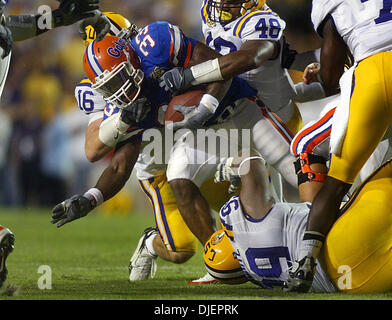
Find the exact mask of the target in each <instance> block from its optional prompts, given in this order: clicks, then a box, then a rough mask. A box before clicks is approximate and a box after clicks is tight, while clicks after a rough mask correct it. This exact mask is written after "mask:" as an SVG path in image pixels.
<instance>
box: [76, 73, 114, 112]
mask: <svg viewBox="0 0 392 320" xmlns="http://www.w3.org/2000/svg"><path fill="white" fill-rule="evenodd" d="M75 98H76V101H77V103H78V107H79V109H80V110H81V111H82V112H84V113H85V114H87V115H90V114H92V113H96V112H100V111H103V110H104V108H105V106H106V101H105V100H104V99H103V96H102V95H101V94H99V93H98V92H96V91H95V90H94V89H92V88H91V82H90V81H89V80H88V79H83V80H82V81H81V82H80V83H79V84H78V85H77V86H76V88H75Z"/></svg>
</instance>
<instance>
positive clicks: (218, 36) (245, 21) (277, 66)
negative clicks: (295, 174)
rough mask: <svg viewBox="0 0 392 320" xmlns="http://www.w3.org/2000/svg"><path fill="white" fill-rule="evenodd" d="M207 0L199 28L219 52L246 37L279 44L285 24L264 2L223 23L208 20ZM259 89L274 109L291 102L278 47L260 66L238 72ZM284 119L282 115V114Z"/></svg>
mask: <svg viewBox="0 0 392 320" xmlns="http://www.w3.org/2000/svg"><path fill="white" fill-rule="evenodd" d="M207 6H208V1H207V0H204V1H203V4H202V8H201V18H202V30H203V34H204V38H205V41H206V44H207V45H208V46H209V47H211V48H212V49H214V50H215V51H217V52H219V53H220V54H222V55H225V54H228V53H231V52H234V51H237V50H239V49H240V48H241V46H242V45H243V43H244V42H246V41H248V40H269V41H276V42H278V43H279V47H282V42H283V39H282V35H283V30H284V29H285V27H286V23H285V21H283V20H282V19H281V18H280V17H279V16H278V15H277V14H276V13H275V12H273V11H272V10H271V9H269V8H268V7H267V6H264V7H263V10H255V11H253V12H251V13H248V14H246V15H244V16H242V17H239V18H237V19H236V20H234V21H232V22H230V23H228V24H226V25H224V26H222V25H220V24H219V23H211V21H209V20H208V14H207V11H206V10H207ZM240 77H241V78H243V79H245V80H247V81H248V82H249V84H250V85H251V86H252V87H253V88H255V89H256V90H257V91H258V95H259V97H260V99H261V100H262V101H263V102H264V103H265V104H266V105H267V106H268V107H269V108H270V109H271V110H272V111H273V112H276V113H278V115H279V116H281V115H280V114H279V112H278V111H279V110H281V109H283V108H285V107H287V106H288V105H290V104H291V99H293V98H294V97H295V96H296V91H295V88H294V84H293V81H292V80H291V78H290V76H289V74H288V72H287V70H286V69H283V68H282V66H281V50H280V52H279V55H278V56H276V57H274V58H273V59H271V60H269V61H266V62H265V63H263V65H262V66H260V67H259V68H256V69H253V70H250V71H248V72H246V73H243V74H241V75H240ZM281 118H282V120H283V121H286V120H288V119H284V118H283V117H282V116H281Z"/></svg>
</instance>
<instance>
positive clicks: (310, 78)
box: [302, 62, 320, 84]
mask: <svg viewBox="0 0 392 320" xmlns="http://www.w3.org/2000/svg"><path fill="white" fill-rule="evenodd" d="M319 73H320V64H319V63H318V62H313V63H311V64H309V65H308V66H307V67H306V69H305V71H304V74H303V77H302V80H303V82H304V83H305V84H311V83H312V82H316V81H318V75H319Z"/></svg>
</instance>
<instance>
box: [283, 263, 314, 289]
mask: <svg viewBox="0 0 392 320" xmlns="http://www.w3.org/2000/svg"><path fill="white" fill-rule="evenodd" d="M315 270H316V263H315V261H314V258H313V257H304V258H303V259H301V260H300V261H295V262H294V263H293V265H292V266H291V268H290V270H289V276H288V278H287V280H286V282H285V283H284V284H283V291H286V292H302V293H305V292H308V291H309V290H310V287H311V286H312V282H313V277H314V273H315Z"/></svg>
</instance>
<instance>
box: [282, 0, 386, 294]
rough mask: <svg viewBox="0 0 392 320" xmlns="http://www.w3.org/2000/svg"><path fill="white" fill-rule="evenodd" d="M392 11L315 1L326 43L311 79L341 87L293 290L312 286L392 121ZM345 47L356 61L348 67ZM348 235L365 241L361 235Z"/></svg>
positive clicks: (375, 1) (361, 3) (377, 2)
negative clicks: (347, 202) (325, 248)
mask: <svg viewBox="0 0 392 320" xmlns="http://www.w3.org/2000/svg"><path fill="white" fill-rule="evenodd" d="M391 10H392V7H391V2H390V1H382V0H358V1H356V0H354V1H348V0H314V1H313V6H312V22H313V25H314V28H315V30H316V31H317V32H318V33H319V35H320V36H321V37H322V47H321V59H320V63H321V67H320V70H319V72H318V73H315V74H314V75H313V76H311V77H310V79H309V81H312V80H313V81H314V80H316V79H319V81H321V83H322V85H323V87H324V89H325V91H326V92H333V91H336V89H337V88H338V87H339V86H340V91H341V98H340V102H339V105H338V107H337V109H336V111H335V116H334V118H333V124H332V130H331V142H330V145H331V163H330V168H329V171H328V176H327V178H326V179H325V182H324V184H323V186H322V188H321V189H320V191H319V192H318V194H317V196H316V198H315V199H314V201H313V204H312V208H311V210H310V214H309V219H308V223H307V228H306V232H305V234H304V238H303V241H302V249H301V252H302V254H301V256H300V257H299V260H298V261H296V262H295V264H294V268H293V269H292V271H291V273H290V276H289V278H288V282H287V285H288V288H289V290H292V291H307V290H308V289H309V287H310V285H311V283H312V274H313V269H314V260H315V259H316V257H317V256H318V254H319V252H320V248H321V247H322V245H323V243H324V240H325V237H326V236H327V235H328V232H329V230H330V228H331V226H332V224H333V221H334V217H335V216H336V214H337V212H338V210H339V207H340V203H341V201H342V199H343V197H344V196H345V194H346V193H347V192H348V190H349V189H350V187H351V185H352V184H353V183H354V180H355V178H356V177H357V175H358V174H359V172H360V170H361V168H362V167H363V165H364V164H365V163H366V161H367V159H368V158H369V157H370V155H371V154H372V153H373V152H374V150H375V149H376V147H377V146H378V144H379V143H380V141H381V140H382V138H383V136H384V135H385V133H386V131H387V129H388V127H389V126H390V124H391V122H392V109H391V105H392V104H391V102H392V100H391V99H392V98H391V97H392V95H391V92H392V52H391V50H392V35H391V33H390V30H391V28H392V12H391ZM347 51H349V52H350V53H351V54H352V56H353V59H354V65H353V67H352V68H350V69H349V70H347V71H346V72H344V60H345V56H346V54H347ZM343 72H344V73H343ZM364 128H366V130H364ZM379 223H380V224H383V223H384V221H383V220H380V222H379ZM350 236H351V237H352V239H353V240H354V241H358V242H360V241H361V239H360V237H359V234H350Z"/></svg>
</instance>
